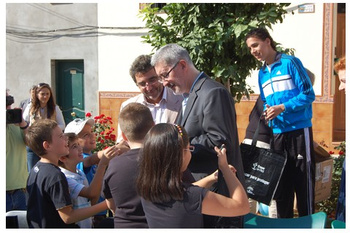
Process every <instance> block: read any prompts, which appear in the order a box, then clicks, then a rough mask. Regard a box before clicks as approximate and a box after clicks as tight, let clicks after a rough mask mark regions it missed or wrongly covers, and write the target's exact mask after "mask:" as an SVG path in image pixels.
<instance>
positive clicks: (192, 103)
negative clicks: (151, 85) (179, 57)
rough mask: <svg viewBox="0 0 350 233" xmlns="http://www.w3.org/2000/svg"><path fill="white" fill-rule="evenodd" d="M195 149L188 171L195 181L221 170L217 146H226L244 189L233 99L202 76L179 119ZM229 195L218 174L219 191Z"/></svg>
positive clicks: (228, 159) (221, 88) (225, 91)
mask: <svg viewBox="0 0 350 233" xmlns="http://www.w3.org/2000/svg"><path fill="white" fill-rule="evenodd" d="M177 123H179V124H181V125H182V126H183V127H184V128H185V130H186V132H187V133H188V135H189V138H190V144H191V145H194V146H195V151H194V152H193V153H192V159H191V161H190V164H189V166H188V168H189V169H190V171H191V172H192V174H193V176H194V178H195V179H196V180H198V179H200V178H201V177H204V176H206V175H208V174H211V173H212V172H214V171H215V170H216V169H218V159H217V155H216V152H215V150H214V146H220V145H221V144H225V145H226V149H227V161H228V163H229V164H232V165H233V166H234V167H235V168H236V169H237V177H238V179H239V180H240V181H241V183H242V184H243V186H244V172H243V164H242V159H241V152H240V148H239V141H238V133H237V126H236V111H235V105H234V101H233V98H232V96H231V94H230V93H229V92H228V90H227V89H226V87H224V86H223V85H222V84H220V83H219V82H216V81H214V80H212V79H211V78H209V77H208V76H207V75H206V74H205V73H202V74H201V76H200V77H199V79H198V81H197V82H196V83H195V85H194V88H193V90H192V92H191V93H189V97H188V101H187V104H186V109H185V112H184V115H183V117H180V116H179V117H178V120H177ZM216 191H218V192H219V193H222V194H225V195H227V194H228V190H227V188H226V184H225V181H224V180H223V177H222V176H221V177H220V175H219V180H218V184H217V190H216Z"/></svg>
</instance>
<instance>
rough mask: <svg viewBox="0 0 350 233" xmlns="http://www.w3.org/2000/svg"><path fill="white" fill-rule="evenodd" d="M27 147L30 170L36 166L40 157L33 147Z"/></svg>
mask: <svg viewBox="0 0 350 233" xmlns="http://www.w3.org/2000/svg"><path fill="white" fill-rule="evenodd" d="M26 149H27V166H28V172H30V170H31V169H32V167H34V165H35V164H36V163H37V162H38V161H39V160H40V157H39V156H37V155H36V154H35V153H34V151H32V149H30V148H29V147H28V146H27V147H26Z"/></svg>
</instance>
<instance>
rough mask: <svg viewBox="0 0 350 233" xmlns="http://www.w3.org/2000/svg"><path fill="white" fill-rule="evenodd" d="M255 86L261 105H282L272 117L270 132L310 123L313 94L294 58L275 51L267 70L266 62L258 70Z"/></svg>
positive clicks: (307, 80)
mask: <svg viewBox="0 0 350 233" xmlns="http://www.w3.org/2000/svg"><path fill="white" fill-rule="evenodd" d="M259 88H260V95H261V99H262V100H263V101H264V103H265V105H266V104H268V105H269V106H274V105H279V104H284V106H285V111H284V112H282V113H281V114H279V115H278V116H277V117H276V118H275V119H273V122H272V128H273V133H274V134H279V133H284V132H289V131H293V130H297V129H302V128H307V127H311V126H312V123H311V118H312V102H313V101H314V100H315V93H314V90H313V87H312V84H311V80H310V78H309V76H308V75H307V73H306V70H305V68H304V66H303V64H302V63H301V61H300V60H299V59H298V58H296V57H293V56H289V55H286V54H277V57H276V61H275V63H273V64H272V65H271V70H269V68H268V67H267V66H266V65H264V66H263V67H262V68H261V69H260V71H259ZM265 108H266V106H265Z"/></svg>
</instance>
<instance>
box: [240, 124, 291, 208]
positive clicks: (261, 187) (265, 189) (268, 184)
mask: <svg viewBox="0 0 350 233" xmlns="http://www.w3.org/2000/svg"><path fill="white" fill-rule="evenodd" d="M261 124H262V120H261V119H260V121H259V126H258V127H257V129H256V130H255V133H254V136H253V141H252V144H251V145H248V144H244V143H241V145H240V148H241V155H242V162H243V169H244V176H245V185H246V191H247V194H248V197H250V198H252V199H254V200H256V201H258V202H261V203H264V204H266V205H269V204H270V202H271V200H272V198H273V196H274V194H275V192H276V189H277V186H278V184H279V181H280V179H281V176H282V173H283V170H284V167H285V165H286V162H287V157H286V156H285V155H281V154H278V153H276V152H275V151H274V140H273V135H272V130H271V140H270V149H264V148H259V147H256V143H257V138H258V135H259V128H260V125H261Z"/></svg>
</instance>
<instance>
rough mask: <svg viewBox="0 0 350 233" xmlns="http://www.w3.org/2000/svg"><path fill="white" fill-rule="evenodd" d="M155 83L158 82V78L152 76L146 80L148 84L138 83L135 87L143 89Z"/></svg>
mask: <svg viewBox="0 0 350 233" xmlns="http://www.w3.org/2000/svg"><path fill="white" fill-rule="evenodd" d="M156 82H159V79H158V77H156V76H153V77H151V78H150V79H149V80H148V82H139V83H137V84H136V85H137V86H138V87H142V88H145V87H146V86H147V85H148V86H149V85H153V84H155V83H156Z"/></svg>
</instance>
